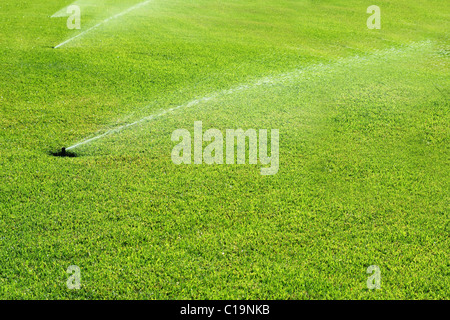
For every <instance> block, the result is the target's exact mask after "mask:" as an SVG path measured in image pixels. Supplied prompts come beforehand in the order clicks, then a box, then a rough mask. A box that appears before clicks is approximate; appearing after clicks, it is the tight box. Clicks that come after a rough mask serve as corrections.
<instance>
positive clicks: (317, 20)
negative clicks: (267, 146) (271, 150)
mask: <svg viewBox="0 0 450 320" xmlns="http://www.w3.org/2000/svg"><path fill="white" fill-rule="evenodd" d="M70 3H71V2H70V1H46V2H45V3H37V2H32V1H21V2H20V3H17V2H12V1H3V2H2V3H1V4H0V25H1V29H0V44H1V46H0V54H1V57H2V58H1V59H0V66H1V73H0V106H1V119H0V179H1V180H0V181H1V184H0V298H3V299H10V298H15V299H32V298H33V299H223V298H227V299H448V298H449V296H450V289H449V286H448V283H449V276H450V274H449V266H450V262H449V253H450V252H449V244H450V241H449V232H450V225H449V210H448V201H449V197H448V193H449V186H448V182H449V159H450V154H449V129H448V127H449V105H448V96H449V90H448V89H449V84H450V83H449V80H450V79H449V76H448V75H449V65H448V63H449V43H448V38H447V36H448V31H449V26H448V18H449V17H448V12H449V4H448V3H446V2H445V1H415V2H414V3H411V2H410V1H403V0H401V1H379V2H378V3H377V5H378V6H380V7H381V10H382V28H381V30H369V29H367V26H366V19H367V17H368V16H369V15H368V14H367V13H366V9H367V7H368V6H370V5H372V4H373V3H371V2H370V3H369V2H367V3H366V2H364V1H283V0H282V1H280V0H277V1H273V0H262V1H237V0H236V1H229V0H222V1H212V0H210V1H206V0H199V1H187V0H180V1H172V0H165V1H162V0H155V1H152V2H150V3H149V4H147V5H146V6H144V7H142V8H140V9H139V10H137V11H133V12H130V13H128V14H127V15H124V16H121V17H119V18H117V19H114V20H111V21H108V22H107V23H104V24H103V25H101V26H100V27H98V28H96V29H94V30H92V31H91V32H88V33H86V34H84V35H83V36H81V37H79V38H77V39H74V40H73V41H71V42H69V43H67V44H66V45H64V46H62V47H60V48H58V49H52V47H53V46H55V45H57V44H59V43H62V42H63V41H65V40H67V39H70V38H71V37H73V36H76V35H77V34H79V33H80V32H83V30H86V29H88V28H89V27H92V26H94V25H96V24H97V23H99V22H101V21H104V20H105V19H107V18H108V17H111V16H113V15H115V14H118V13H120V12H123V10H126V9H127V8H129V7H131V6H133V5H135V4H137V3H139V1H100V2H96V4H95V5H93V4H92V2H91V3H90V2H89V1H82V2H81V4H80V6H81V8H82V29H81V30H68V29H67V27H66V19H65V18H50V16H51V15H52V14H54V13H55V12H57V11H59V10H60V9H61V8H63V7H64V6H67V5H69V4H70ZM261 79H263V80H261ZM202 97H213V98H212V99H210V100H209V101H201V102H199V103H198V104H195V105H193V106H191V107H186V105H188V103H189V102H190V101H194V100H196V99H201V98H202ZM177 106H183V107H181V108H179V109H176V110H175V111H173V112H168V113H166V114H165V115H163V116H161V117H158V118H155V119H153V120H151V121H144V122H140V123H139V124H137V125H135V126H132V127H129V128H126V129H124V130H122V131H120V132H115V133H112V134H110V135H107V136H105V137H103V138H101V139H98V140H95V141H93V142H92V143H88V144H85V145H82V146H80V147H77V148H75V149H73V150H72V151H74V152H76V153H77V155H78V157H75V158H59V157H53V156H51V155H49V152H51V151H53V152H54V151H57V150H58V149H59V148H61V147H62V146H70V145H73V144H75V143H77V142H80V141H83V140H84V139H88V138H92V137H95V136H96V135H101V134H103V133H105V132H107V131H108V130H111V129H114V128H117V127H118V126H121V125H124V124H127V123H133V122H135V121H139V120H140V119H143V118H144V117H147V116H149V115H152V114H158V113H160V112H161V111H163V110H167V109H169V108H174V107H177ZM194 121H202V122H203V128H204V130H207V129H210V128H217V129H219V130H221V131H222V132H225V130H226V129H237V128H242V129H250V128H253V129H269V130H270V129H279V131H280V167H279V171H278V173H277V174H276V175H273V176H262V175H261V174H260V168H261V167H262V166H261V165H260V164H258V165H249V164H246V165H225V164H224V165H206V164H202V165H194V164H192V165H181V166H176V165H175V164H173V162H172V160H171V151H172V148H173V147H174V146H175V144H176V143H175V142H172V141H171V134H172V132H173V131H174V130H176V129H180V128H185V129H188V130H189V131H190V132H191V133H193V126H194ZM70 265H77V266H79V267H80V269H81V277H82V279H81V289H80V290H68V288H67V287H66V280H67V278H68V274H66V269H67V267H68V266H70ZM370 265H377V266H379V267H380V270H381V289H380V290H369V289H368V288H367V284H366V281H367V278H368V277H369V274H367V273H366V270H367V267H369V266H370Z"/></svg>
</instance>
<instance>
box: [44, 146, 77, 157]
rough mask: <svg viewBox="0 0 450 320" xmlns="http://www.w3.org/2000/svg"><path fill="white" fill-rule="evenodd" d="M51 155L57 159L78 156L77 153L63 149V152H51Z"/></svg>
mask: <svg viewBox="0 0 450 320" xmlns="http://www.w3.org/2000/svg"><path fill="white" fill-rule="evenodd" d="M50 154H51V155H52V156H55V157H72V158H73V157H76V156H77V155H76V153H74V152H70V151H67V150H66V148H64V147H63V148H61V151H59V152H50Z"/></svg>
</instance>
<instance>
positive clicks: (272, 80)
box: [66, 41, 432, 150]
mask: <svg viewBox="0 0 450 320" xmlns="http://www.w3.org/2000/svg"><path fill="white" fill-rule="evenodd" d="M431 44H432V42H431V41H422V42H417V43H412V44H410V45H409V46H406V47H402V48H390V49H386V50H380V51H376V52H374V53H373V54H371V55H369V56H353V57H349V58H342V59H339V60H338V61H336V62H333V63H330V64H322V63H319V64H315V65H312V66H308V67H305V68H302V69H296V70H294V71H291V72H288V73H283V74H280V75H278V76H272V77H264V78H261V79H259V80H257V81H254V82H251V83H248V84H242V85H239V86H236V87H233V88H231V89H227V90H222V91H217V92H215V93H212V94H210V95H208V96H205V97H203V98H199V99H196V100H192V101H190V102H188V103H186V104H182V105H179V106H177V107H173V108H169V109H167V110H163V111H161V112H159V113H155V114H152V115H149V116H146V117H144V118H141V119H139V120H137V121H134V122H132V123H128V124H125V125H121V126H119V127H116V128H114V129H110V130H108V131H106V132H104V133H102V134H100V135H98V136H95V137H93V138H89V139H86V140H83V141H81V142H78V143H76V144H74V145H72V146H70V147H67V148H66V150H71V149H74V148H76V147H79V146H81V145H84V144H87V143H90V142H92V141H95V140H98V139H101V138H103V137H105V136H108V135H110V134H112V133H117V132H120V131H122V130H124V129H126V128H129V127H132V126H135V125H138V124H141V123H143V122H146V121H150V120H153V119H156V118H159V117H161V116H163V115H165V114H167V113H169V112H171V111H175V110H177V109H180V108H189V107H192V106H195V105H197V104H199V103H201V102H207V101H209V100H212V99H214V98H217V97H220V96H224V95H231V94H233V93H235V92H239V91H243V90H246V89H252V88H256V87H259V86H262V85H270V84H280V83H285V82H292V81H294V80H295V79H296V78H298V77H299V76H301V75H302V74H304V73H305V72H308V71H312V72H314V71H316V72H317V71H320V72H324V71H327V72H333V67H335V66H337V65H340V64H341V65H345V64H355V63H364V62H365V61H367V60H369V59H371V58H386V57H388V58H391V57H399V56H400V55H401V54H405V53H408V52H412V53H415V52H417V50H419V49H421V48H422V49H423V48H428V47H430V46H431Z"/></svg>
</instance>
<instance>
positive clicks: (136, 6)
mask: <svg viewBox="0 0 450 320" xmlns="http://www.w3.org/2000/svg"><path fill="white" fill-rule="evenodd" d="M151 1H152V0H147V1H144V2H141V3H138V4H136V5H134V6H132V7H130V8H128V9H127V10H125V11H122V12H121V13H118V14H116V15H114V16H112V17H109V18H108V19H105V20H103V21H102V22H99V23H97V24H96V25H95V26H93V27H90V28H89V29H87V30H86V31H83V32H81V33H80V34H77V35H76V36H75V37H72V38H70V39H67V40H66V41H64V42H62V43H60V44H58V45H57V46H55V47H54V49H57V48H59V47H62V46H63V45H65V44H66V43H69V42H70V41H72V40H75V39H76V38H78V37H81V36H82V35H84V34H86V33H88V32H89V31H91V30H94V29H96V28H98V27H99V26H101V25H102V24H104V23H107V22H108V21H110V20H113V19H116V18H119V17H121V16H123V15H126V14H127V13H129V12H131V11H133V10H136V9H138V8H140V7H142V6H145V5H146V4H148V3H149V2H151Z"/></svg>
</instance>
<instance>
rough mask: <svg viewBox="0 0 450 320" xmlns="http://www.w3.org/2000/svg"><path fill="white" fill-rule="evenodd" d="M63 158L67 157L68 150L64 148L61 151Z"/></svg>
mask: <svg viewBox="0 0 450 320" xmlns="http://www.w3.org/2000/svg"><path fill="white" fill-rule="evenodd" d="M61 156H62V157H65V156H66V148H64V147H63V148H62V149H61Z"/></svg>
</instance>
